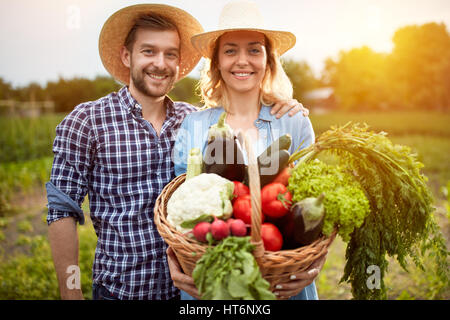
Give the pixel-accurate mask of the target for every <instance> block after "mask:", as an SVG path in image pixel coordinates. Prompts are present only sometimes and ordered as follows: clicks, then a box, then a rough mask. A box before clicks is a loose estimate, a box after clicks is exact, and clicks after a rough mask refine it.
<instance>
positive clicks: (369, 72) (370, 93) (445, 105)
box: [0, 23, 450, 112]
mask: <svg viewBox="0 0 450 320" xmlns="http://www.w3.org/2000/svg"><path fill="white" fill-rule="evenodd" d="M392 41H393V44H394V47H393V50H392V52H390V53H378V52H375V51H374V50H372V49H371V48H370V47H367V46H364V47H361V48H354V49H351V50H348V51H341V52H340V53H339V55H338V57H337V58H334V59H333V58H328V59H326V61H325V67H324V69H323V70H322V72H321V74H320V75H319V76H315V75H314V73H313V72H312V69H311V67H310V66H309V65H308V63H307V62H305V61H296V60H293V59H288V60H283V67H284V68H285V70H286V73H287V74H288V76H289V78H290V79H291V82H292V84H293V87H294V97H295V98H296V99H298V100H299V101H304V97H305V94H306V93H307V92H308V91H310V90H312V89H315V88H320V87H324V86H326V87H331V88H333V92H334V98H335V101H336V105H337V107H338V108H339V109H343V110H351V111H361V110H440V111H449V110H450V34H449V32H448V30H447V28H446V26H445V24H443V23H440V24H438V23H427V24H423V25H411V26H406V27H403V28H400V29H399V30H397V31H396V32H395V34H394V36H393V38H392ZM197 82H198V79H196V78H193V77H186V78H184V79H183V80H181V81H180V82H178V83H177V84H176V85H175V87H174V88H173V90H172V91H171V92H170V94H169V96H170V97H171V98H172V99H173V100H176V101H187V102H189V103H192V104H194V105H201V101H200V96H199V94H198V93H199V92H198V88H197ZM120 87H121V85H120V84H119V83H117V82H115V81H114V79H112V78H111V77H108V76H97V77H96V78H95V79H85V78H73V79H64V78H62V77H60V78H59V79H58V81H49V82H47V84H46V85H45V86H41V85H39V84H38V83H31V84H29V85H27V86H24V87H19V88H14V87H13V86H12V85H11V84H10V83H8V82H7V81H5V80H4V79H2V78H0V100H5V99H6V100H7V99H13V100H17V101H29V100H30V99H34V100H36V101H45V100H52V101H54V103H55V106H56V110H55V111H56V112H68V111H70V110H72V109H73V108H74V107H75V106H76V105H78V104H79V103H81V102H85V101H92V100H96V99H98V98H100V97H102V96H104V95H107V94H109V93H110V92H112V91H117V90H119V89H120Z"/></svg>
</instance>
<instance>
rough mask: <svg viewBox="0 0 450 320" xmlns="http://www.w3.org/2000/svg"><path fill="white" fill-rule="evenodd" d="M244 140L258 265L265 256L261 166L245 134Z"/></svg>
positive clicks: (252, 236) (251, 234)
mask: <svg viewBox="0 0 450 320" xmlns="http://www.w3.org/2000/svg"><path fill="white" fill-rule="evenodd" d="M243 140H244V147H245V151H246V153H247V160H248V166H247V170H248V181H249V188H250V198H251V204H252V223H251V233H250V240H251V242H252V243H253V245H255V249H254V250H253V255H254V256H255V258H256V260H257V262H258V264H260V261H259V259H261V258H262V256H263V255H264V244H263V242H262V240H261V182H260V179H259V166H258V161H257V158H256V156H255V154H254V152H253V148H252V145H251V142H250V139H249V137H248V135H246V134H243Z"/></svg>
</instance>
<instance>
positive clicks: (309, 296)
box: [181, 281, 319, 300]
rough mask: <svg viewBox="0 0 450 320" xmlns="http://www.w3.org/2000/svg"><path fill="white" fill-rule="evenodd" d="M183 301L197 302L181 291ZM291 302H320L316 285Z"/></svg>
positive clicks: (308, 287) (313, 284)
mask: <svg viewBox="0 0 450 320" xmlns="http://www.w3.org/2000/svg"><path fill="white" fill-rule="evenodd" d="M181 300H197V299H195V298H194V297H192V296H190V295H189V294H187V293H186V292H184V291H182V290H181ZM289 300H319V296H318V295H317V289H316V283H315V282H314V281H313V283H311V284H310V285H309V286H307V287H305V288H304V289H303V290H302V291H300V293H299V294H298V295H296V296H294V297H290V298H289Z"/></svg>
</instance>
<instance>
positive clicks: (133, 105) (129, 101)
mask: <svg viewBox="0 0 450 320" xmlns="http://www.w3.org/2000/svg"><path fill="white" fill-rule="evenodd" d="M118 95H119V97H120V99H121V102H122V104H123V105H124V106H125V107H126V109H127V110H128V111H129V112H130V113H132V114H134V115H140V116H141V117H142V106H141V105H140V104H139V102H137V100H136V99H135V98H134V97H133V96H132V95H131V92H130V89H129V88H128V86H124V87H122V88H121V89H120V90H119V93H118ZM164 104H165V106H166V108H167V111H166V115H167V117H172V116H174V115H175V104H174V103H173V101H172V99H170V98H169V97H168V96H165V98H164Z"/></svg>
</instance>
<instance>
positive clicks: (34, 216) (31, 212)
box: [0, 188, 47, 259]
mask: <svg viewBox="0 0 450 320" xmlns="http://www.w3.org/2000/svg"><path fill="white" fill-rule="evenodd" d="M12 203H13V207H14V212H15V213H14V214H12V215H10V216H8V217H7V218H6V219H7V226H6V227H4V228H2V229H0V230H1V231H2V232H3V234H4V240H3V241H1V242H0V246H1V250H0V255H2V256H3V258H4V259H8V257H11V256H13V255H16V254H20V253H29V246H26V245H20V244H19V243H21V242H24V241H27V239H28V238H32V237H34V236H37V235H45V236H46V235H47V223H46V221H45V217H46V215H47V207H46V204H47V198H46V193H45V190H44V189H43V188H42V189H36V190H34V191H33V192H32V193H31V194H27V195H18V196H16V197H15V198H14V199H13V200H12Z"/></svg>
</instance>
